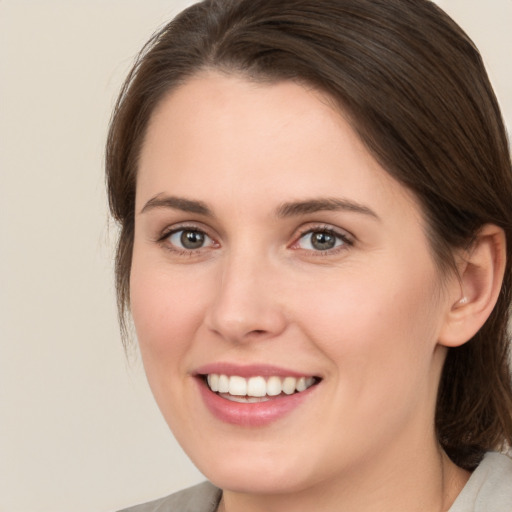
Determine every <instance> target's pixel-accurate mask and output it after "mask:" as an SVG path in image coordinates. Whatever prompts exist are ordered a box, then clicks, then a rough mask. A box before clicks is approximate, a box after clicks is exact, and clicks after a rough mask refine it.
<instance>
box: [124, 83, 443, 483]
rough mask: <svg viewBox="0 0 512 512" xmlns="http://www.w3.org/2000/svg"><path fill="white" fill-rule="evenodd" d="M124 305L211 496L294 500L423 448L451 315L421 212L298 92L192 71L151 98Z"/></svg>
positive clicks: (152, 379)
mask: <svg viewBox="0 0 512 512" xmlns="http://www.w3.org/2000/svg"><path fill="white" fill-rule="evenodd" d="M131 306H132V312H133V318H134V321H135V326H136V330H137V335H138V339H139V343H140V349H141V353H142V357H143V361H144V365H145V369H146V373H147V377H148V380H149V383H150V386H151V389H152V391H153V393H154V395H155V398H156V401H157V403H158V405H159V407H160V409H161V410H162V413H163V415H164V417H165V419H166V420H167V422H168V424H169V425H170V427H171V429H172V430H173V432H174V434H175V435H176V437H177V439H178V440H179V442H180V443H181V445H182V446H183V448H184V449H185V451H186V452H187V453H188V455H189V456H190V457H191V459H192V460H193V461H194V462H195V463H196V465H197V466H198V467H199V469H200V470H201V471H203V473H205V475H206V476H207V477H208V478H210V479H211V480H212V481H213V482H214V483H215V484H217V485H219V486H221V487H223V488H227V489H231V490H237V491H245V492H273V491H280V492H283V491H284V490H286V489H288V490H292V491H297V490H299V489H305V488H307V487H308V486H311V485H315V484H320V483H325V482H327V481H330V480H332V479H337V478H341V477H343V475H345V476H346V475H347V474H355V472H357V471H365V470H369V467H370V466H371V465H372V464H374V462H375V461H382V463H383V464H387V467H388V468H389V467H390V466H389V465H390V464H394V465H395V467H399V466H400V461H401V460H402V459H405V458H407V457H411V454H417V451H418V450H423V451H425V450H428V449H429V448H434V447H435V435H434V429H433V417H434V408H435V399H436V390H437V384H438V380H439V375H440V371H441V366H442V362H443V358H444V350H443V348H442V347H440V346H439V345H438V344H437V340H438V335H439V332H440V330H441V329H442V327H443V321H444V318H445V315H446V312H447V310H448V309H449V308H450V306H451V304H450V301H449V299H448V297H447V294H446V293H445V292H443V291H442V288H441V285H440V277H439V274H438V271H437V270H436V267H435V264H434V262H433V259H432V256H431V253H430V251H429V246H428V242H427V239H426V236H425V229H424V225H423V220H422V215H421V213H420V211H419V208H418V206H417V204H416V203H415V201H414V199H413V197H412V196H411V194H410V193H408V192H407V190H406V189H405V188H404V187H402V186H401V185H400V184H399V183H397V182H396V181H395V180H394V179H392V178H391V177H390V176H389V175H388V174H387V173H386V172H385V171H384V170H383V169H382V168H381V167H379V165H378V164H377V163H376V162H375V161H374V160H373V158H372V157H371V156H370V154H369V153H368V152H367V150H366V149H365V147H364V146H363V145H362V143H361V142H360V140H359V139H358V138H357V136H356V135H355V133H354V132H353V131H352V129H351V128H350V126H349V124H348V123H347V122H346V121H345V120H344V119H343V117H341V115H340V114H339V112H337V111H335V110H334V109H333V108H332V106H330V105H329V102H328V101H327V100H326V99H325V98H324V97H322V95H320V94H319V93H318V92H315V91H314V90H308V89H306V88H304V87H302V86H299V85H297V84H294V83H291V82H282V83H278V84H274V85H269V84H257V83H251V82H249V81H246V80H244V79H242V78H237V77H233V76H226V75H220V74H215V73H209V74H206V73H205V74H202V75H199V76H197V77H195V78H193V79H191V80H190V81H189V82H188V83H187V84H186V85H184V86H182V87H181V88H179V89H177V90H174V91H173V92H172V93H171V94H170V95H169V96H167V97H166V98H165V99H164V100H163V101H162V103H161V104H160V105H159V107H158V108H157V110H156V111H155V113H154V115H153V117H152V120H151V123H150V125H149V128H148V132H147V137H146V139H145V142H144V145H143V148H142V153H141V159H140V168H139V176H138V182H137V201H136V224H135V241H134V249H133V266H132V272H131ZM208 376H209V380H210V383H211V385H212V386H213V387H214V390H219V391H217V392H215V391H212V390H211V389H210V388H209V386H208V384H207V383H206V381H207V378H208ZM304 388H306V389H304ZM297 390H298V391H297ZM262 395H263V396H262Z"/></svg>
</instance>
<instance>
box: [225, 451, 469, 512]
mask: <svg viewBox="0 0 512 512" xmlns="http://www.w3.org/2000/svg"><path fill="white" fill-rule="evenodd" d="M374 455H375V456H374V457H372V459H371V460H368V461H366V462H365V463H363V464H362V465H361V467H360V468H359V470H358V471H357V472H354V471H352V470H351V471H350V474H347V475H340V477H339V478H336V479H335V480H332V481H323V482H318V484H316V485H314V486H311V487H309V488H307V489H302V490H296V489H294V490H291V491H290V492H286V493H279V494H270V495H268V494H250V493H239V492H233V491H229V490H227V491H224V493H223V498H222V501H221V503H220V505H219V509H218V512H242V511H243V512H263V511H265V512H288V511H290V510H293V511H294V512H311V511H312V510H314V511H315V512H334V511H338V510H350V511H351V512H370V511H375V510H379V512H396V511H397V510H407V511H408V512H446V511H448V509H449V508H450V507H451V505H452V503H453V501H454V500H455V498H456V497H457V495H458V494H459V492H460V491H461V490H462V488H463V487H464V485H465V483H466V482H467V480H468V478H469V473H467V472H466V471H464V470H462V469H461V468H459V467H457V466H455V464H453V462H451V461H450V459H449V458H448V457H447V456H446V454H445V453H444V452H443V451H442V450H441V448H440V447H439V446H438V445H437V444H435V449H434V450H431V451H429V453H427V452H426V451H423V452H421V453H420V452H416V453H415V452H412V451H409V453H407V454H405V455H406V458H405V462H404V463H400V462H399V461H397V459H396V451H395V453H394V457H393V459H394V460H393V461H389V460H387V459H386V460H385V458H384V459H383V458H381V457H380V456H378V455H379V454H374ZM380 455H382V454H380ZM377 461H378V462H377ZM347 473H348V472H347Z"/></svg>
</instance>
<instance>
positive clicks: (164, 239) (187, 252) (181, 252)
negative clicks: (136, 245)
mask: <svg viewBox="0 0 512 512" xmlns="http://www.w3.org/2000/svg"><path fill="white" fill-rule="evenodd" d="M182 231H185V232H189V233H199V234H201V235H204V236H205V237H208V238H209V239H210V240H211V241H212V245H214V246H218V245H219V244H218V243H217V242H215V240H214V238H213V237H211V236H210V235H209V234H208V233H207V232H206V230H204V229H202V228H199V227H197V226H194V225H191V226H188V225H181V226H175V227H172V228H168V229H166V230H165V231H164V232H163V233H162V235H161V236H159V237H158V239H157V240H156V242H157V243H158V244H160V245H162V246H163V247H164V248H165V249H167V250H168V251H171V252H172V253H174V254H177V255H178V256H189V257H191V256H196V255H197V254H199V253H200V252H201V251H202V250H204V249H205V248H206V247H199V248H198V249H185V248H181V247H178V246H176V245H175V244H172V243H171V242H170V241H169V238H170V237H171V236H172V235H175V234H176V233H180V232H182Z"/></svg>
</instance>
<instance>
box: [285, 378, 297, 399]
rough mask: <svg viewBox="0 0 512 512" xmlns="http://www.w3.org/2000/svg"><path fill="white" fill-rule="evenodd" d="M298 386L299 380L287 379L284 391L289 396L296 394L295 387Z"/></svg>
mask: <svg viewBox="0 0 512 512" xmlns="http://www.w3.org/2000/svg"><path fill="white" fill-rule="evenodd" d="M296 385H297V379H296V378H295V377H285V379H284V380H283V391H284V392H285V393H286V394H287V395H292V394H293V393H295V386H296Z"/></svg>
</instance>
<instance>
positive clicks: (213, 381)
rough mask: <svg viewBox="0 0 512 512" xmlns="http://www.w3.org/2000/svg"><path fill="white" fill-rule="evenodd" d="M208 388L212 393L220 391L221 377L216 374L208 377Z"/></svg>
mask: <svg viewBox="0 0 512 512" xmlns="http://www.w3.org/2000/svg"><path fill="white" fill-rule="evenodd" d="M208 386H210V389H211V390H212V391H215V392H217V391H219V376H218V375H217V374H215V373H212V374H210V375H208Z"/></svg>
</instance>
